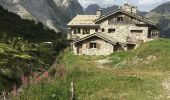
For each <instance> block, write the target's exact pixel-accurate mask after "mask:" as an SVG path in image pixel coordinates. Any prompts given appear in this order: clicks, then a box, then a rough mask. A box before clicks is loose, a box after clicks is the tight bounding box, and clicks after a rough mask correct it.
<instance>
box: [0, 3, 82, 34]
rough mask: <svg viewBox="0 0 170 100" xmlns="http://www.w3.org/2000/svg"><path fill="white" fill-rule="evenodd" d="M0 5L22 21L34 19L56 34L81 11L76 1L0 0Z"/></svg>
mask: <svg viewBox="0 0 170 100" xmlns="http://www.w3.org/2000/svg"><path fill="white" fill-rule="evenodd" d="M0 5H1V6H3V7H4V8H6V9H8V11H10V12H14V13H16V14H18V15H20V16H21V17H22V18H24V19H35V20H38V21H40V22H42V23H43V24H44V25H46V26H48V27H49V28H51V29H54V30H55V31H56V32H60V31H61V30H65V29H66V24H67V23H68V22H69V21H70V20H71V19H72V18H73V17H74V16H76V15H77V14H82V13H83V9H82V7H81V5H80V4H79V2H78V1H77V0H0Z"/></svg>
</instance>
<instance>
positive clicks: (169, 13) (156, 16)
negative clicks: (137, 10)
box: [146, 2, 170, 38]
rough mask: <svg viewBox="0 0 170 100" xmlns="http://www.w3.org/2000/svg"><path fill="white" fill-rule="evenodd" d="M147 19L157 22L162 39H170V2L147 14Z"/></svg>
mask: <svg viewBox="0 0 170 100" xmlns="http://www.w3.org/2000/svg"><path fill="white" fill-rule="evenodd" d="M146 17H147V18H149V19H151V20H153V21H155V22H157V24H158V25H159V27H160V29H161V36H162V37H168V38H169V37H170V2H167V3H164V4H162V5H160V6H158V7H156V8H155V9H153V10H151V11H150V12H149V13H147V14H146Z"/></svg>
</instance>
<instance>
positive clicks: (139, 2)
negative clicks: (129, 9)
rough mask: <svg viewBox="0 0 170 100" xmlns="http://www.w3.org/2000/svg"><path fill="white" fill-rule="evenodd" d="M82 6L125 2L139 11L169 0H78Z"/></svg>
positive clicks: (107, 5) (121, 3)
mask: <svg viewBox="0 0 170 100" xmlns="http://www.w3.org/2000/svg"><path fill="white" fill-rule="evenodd" d="M78 1H79V2H80V4H81V5H82V6H83V8H86V7H87V6H88V5H90V4H98V5H100V7H109V6H112V5H119V6H121V5H123V4H124V3H125V2H128V3H129V4H132V5H136V6H137V7H138V9H139V10H141V11H150V10H152V9H153V8H155V7H157V6H158V5H160V4H163V3H165V2H168V1H170V0H78Z"/></svg>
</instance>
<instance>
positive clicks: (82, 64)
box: [19, 39, 170, 100]
mask: <svg viewBox="0 0 170 100" xmlns="http://www.w3.org/2000/svg"><path fill="white" fill-rule="evenodd" d="M107 58H109V59H110V63H106V64H101V65H100V66H103V68H98V67H99V63H97V62H96V61H98V60H101V59H107ZM169 61H170V40H169V39H157V40H154V41H151V42H148V43H145V44H143V45H142V46H140V47H139V48H137V49H136V50H132V51H127V52H115V53H113V54H111V55H109V56H100V57H99V56H76V55H73V54H72V53H70V52H65V53H64V54H63V57H62V59H61V60H60V61H59V62H60V64H61V65H63V66H65V67H64V69H65V77H64V78H62V79H59V78H57V79H56V78H55V79H52V80H51V82H47V83H45V84H44V86H45V90H44V91H41V90H42V87H41V84H40V85H38V86H37V85H33V86H30V87H29V88H25V89H24V92H23V94H22V95H20V96H19V99H20V100H24V99H23V98H24V97H26V96H30V97H31V98H30V99H28V100H33V99H36V100H43V99H42V93H44V92H45V94H43V96H45V97H46V98H45V99H44V100H56V98H57V99H58V100H65V99H66V98H67V99H68V98H69V97H70V83H71V82H72V81H73V82H74V83H75V92H76V98H77V100H157V99H158V100H168V98H167V97H168V95H169V94H170V93H168V90H166V89H164V88H163V86H162V85H161V84H162V82H164V81H165V80H168V79H169V78H170V77H169V75H170V74H169V71H170V62H169ZM122 62H123V63H122ZM57 72H58V71H57ZM58 73H60V72H58ZM53 83H54V84H53ZM63 87H65V88H63ZM54 88H55V89H54ZM50 90H51V91H50ZM53 90H54V91H53ZM54 93H55V94H56V95H55V97H56V98H51V97H50V96H51V95H52V94H54ZM35 94H36V95H35Z"/></svg>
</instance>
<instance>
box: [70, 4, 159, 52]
mask: <svg viewBox="0 0 170 100" xmlns="http://www.w3.org/2000/svg"><path fill="white" fill-rule="evenodd" d="M101 13H102V11H101V10H98V11H97V13H96V16H95V15H89V16H87V15H84V17H83V15H80V16H77V17H75V18H74V19H73V20H72V21H71V22H70V23H69V24H68V27H69V34H68V39H69V40H71V41H72V42H71V47H72V50H73V52H74V54H77V55H109V54H111V53H113V52H115V51H123V50H129V49H134V48H136V47H137V46H139V45H140V44H142V43H143V42H147V41H150V40H153V39H155V38H158V36H159V30H158V28H157V26H156V24H155V23H153V22H151V21H149V20H147V19H145V18H143V17H141V16H138V15H137V14H136V13H137V7H135V6H131V5H129V4H127V3H126V4H125V5H124V6H123V7H121V9H118V10H117V11H114V12H111V13H110V14H107V15H103V16H101ZM96 33H97V34H96ZM89 46H90V47H89Z"/></svg>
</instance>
